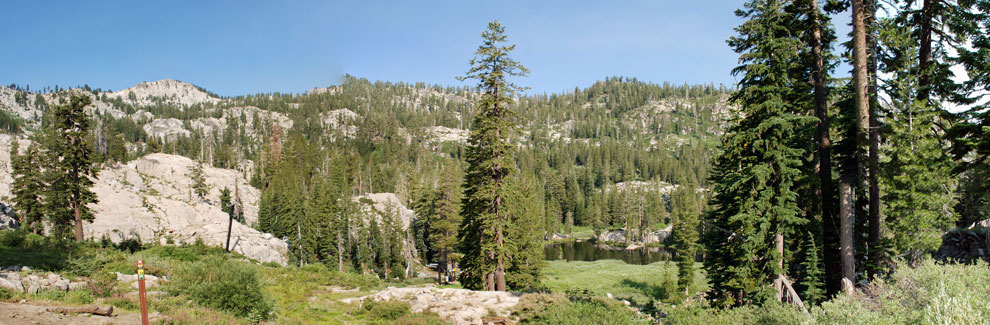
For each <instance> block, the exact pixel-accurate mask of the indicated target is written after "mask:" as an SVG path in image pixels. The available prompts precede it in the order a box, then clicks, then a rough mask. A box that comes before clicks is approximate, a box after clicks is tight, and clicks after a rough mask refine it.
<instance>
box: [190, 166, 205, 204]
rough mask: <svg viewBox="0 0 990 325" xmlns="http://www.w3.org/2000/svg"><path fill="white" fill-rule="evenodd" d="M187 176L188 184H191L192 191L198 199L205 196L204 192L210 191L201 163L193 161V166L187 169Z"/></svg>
mask: <svg viewBox="0 0 990 325" xmlns="http://www.w3.org/2000/svg"><path fill="white" fill-rule="evenodd" d="M187 176H188V177H189V180H190V182H191V184H190V186H192V191H193V193H195V194H196V196H197V197H199V199H200V200H202V199H203V198H205V197H206V194H208V193H210V187H209V185H207V184H206V173H205V172H204V171H203V164H201V163H199V162H193V166H192V168H190V169H189V173H188V174H187Z"/></svg>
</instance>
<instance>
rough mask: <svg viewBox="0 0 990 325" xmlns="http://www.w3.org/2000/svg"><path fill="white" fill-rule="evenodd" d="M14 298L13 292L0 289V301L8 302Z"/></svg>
mask: <svg viewBox="0 0 990 325" xmlns="http://www.w3.org/2000/svg"><path fill="white" fill-rule="evenodd" d="M13 296H14V293H13V292H10V291H8V290H7V289H5V288H0V301H5V300H10V298H11V297H13Z"/></svg>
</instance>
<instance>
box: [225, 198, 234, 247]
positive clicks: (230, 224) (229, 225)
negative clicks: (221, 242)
mask: <svg viewBox="0 0 990 325" xmlns="http://www.w3.org/2000/svg"><path fill="white" fill-rule="evenodd" d="M227 216H228V217H230V219H229V220H227V246H224V250H225V251H228V252H229V251H230V230H231V229H233V227H234V204H231V205H230V211H228V213H227Z"/></svg>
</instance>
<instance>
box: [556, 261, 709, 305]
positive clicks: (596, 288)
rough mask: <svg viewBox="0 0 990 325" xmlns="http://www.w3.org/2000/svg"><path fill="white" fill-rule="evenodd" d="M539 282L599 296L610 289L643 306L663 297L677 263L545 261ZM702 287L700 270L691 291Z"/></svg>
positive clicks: (673, 281)
mask: <svg viewBox="0 0 990 325" xmlns="http://www.w3.org/2000/svg"><path fill="white" fill-rule="evenodd" d="M700 267H701V266H700V264H699V265H698V268H699V269H700ZM542 282H543V284H544V285H545V286H546V287H547V288H549V289H550V290H552V291H554V292H558V293H572V292H585V291H586V292H588V293H590V294H592V295H594V296H601V297H604V296H605V295H606V294H608V293H611V294H612V295H613V296H615V298H616V299H624V300H628V301H630V302H632V303H634V304H636V305H640V306H643V305H647V304H649V303H650V302H651V301H659V300H663V299H666V298H667V297H668V291H670V290H675V288H676V283H677V265H676V264H675V263H673V262H656V263H653V264H650V265H631V264H626V263H624V262H622V261H617V260H600V261H594V262H580V261H573V262H566V261H548V262H547V265H546V267H545V268H543V280H542ZM706 289H707V282H706V280H705V277H704V274H703V273H702V272H700V271H699V272H698V273H697V274H696V275H695V281H694V286H693V287H692V288H691V292H698V291H701V290H706Z"/></svg>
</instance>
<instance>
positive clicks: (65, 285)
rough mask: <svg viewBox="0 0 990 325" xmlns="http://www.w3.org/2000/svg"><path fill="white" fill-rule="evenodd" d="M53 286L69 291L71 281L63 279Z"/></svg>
mask: <svg viewBox="0 0 990 325" xmlns="http://www.w3.org/2000/svg"><path fill="white" fill-rule="evenodd" d="M52 286H54V287H55V288H57V289H58V290H62V291H69V280H66V279H62V280H59V281H55V284H53V285H52Z"/></svg>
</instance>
